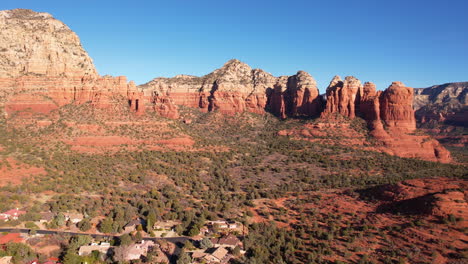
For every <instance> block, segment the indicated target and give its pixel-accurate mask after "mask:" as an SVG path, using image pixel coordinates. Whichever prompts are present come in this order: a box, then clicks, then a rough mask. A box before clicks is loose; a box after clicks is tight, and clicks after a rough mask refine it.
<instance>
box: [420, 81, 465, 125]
mask: <svg viewBox="0 0 468 264" xmlns="http://www.w3.org/2000/svg"><path fill="white" fill-rule="evenodd" d="M414 109H415V110H416V119H417V120H418V122H419V123H421V124H428V123H435V124H448V125H457V126H464V127H467V126H468V82H458V83H446V84H442V85H434V86H431V87H428V88H417V89H415V93H414Z"/></svg>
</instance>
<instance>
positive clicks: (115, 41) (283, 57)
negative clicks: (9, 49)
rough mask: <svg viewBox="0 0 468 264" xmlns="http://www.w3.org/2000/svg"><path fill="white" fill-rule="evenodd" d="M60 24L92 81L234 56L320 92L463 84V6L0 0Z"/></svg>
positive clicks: (170, 72)
mask: <svg viewBox="0 0 468 264" xmlns="http://www.w3.org/2000/svg"><path fill="white" fill-rule="evenodd" d="M13 8H28V9H33V10H35V11H41V12H48V13H51V14H52V15H53V16H54V17H56V18H57V19H60V20H62V21H63V22H64V23H66V24H67V25H68V26H69V27H70V28H71V29H72V30H74V31H75V32H76V33H77V34H78V35H79V36H80V39H81V42H82V44H83V46H84V47H85V49H86V50H87V51H88V53H89V54H90V56H91V57H92V58H93V60H94V63H95V65H96V67H97V69H98V71H99V73H100V74H101V75H105V74H110V75H115V76H117V75H125V76H127V77H128V78H129V79H131V80H135V81H136V83H137V84H141V83H145V82H147V81H149V80H151V79H153V78H155V77H158V76H174V75H176V74H182V73H183V74H193V75H204V74H207V73H209V72H211V71H213V70H214V69H216V68H219V67H220V66H222V65H223V64H224V63H225V62H226V61H227V60H229V59H232V58H237V59H239V60H241V61H243V62H245V63H247V64H249V65H250V66H252V67H253V68H261V69H264V70H266V71H268V72H270V73H272V74H273V75H276V76H279V75H291V74H294V73H296V72H297V71H298V70H305V71H307V72H309V73H310V74H311V75H312V76H314V78H315V79H316V80H317V82H318V84H319V88H320V90H321V92H324V91H325V88H326V86H327V85H328V83H329V81H330V80H331V78H332V77H333V76H334V75H336V74H338V75H340V76H342V77H343V76H346V75H354V76H356V77H358V78H359V79H361V80H362V81H373V82H374V83H376V84H377V87H378V88H379V89H384V88H386V87H387V86H388V85H389V84H390V83H391V82H392V81H397V80H398V81H402V82H404V83H405V84H407V85H408V86H412V87H427V86H430V85H433V84H440V83H445V82H455V81H468V15H467V11H468V1H466V0H446V1H432V0H425V1H420V0H406V1H401V0H392V1H379V0H362V1H357V0H356V1H353V0H342V1H340V0H328V1H313V0H309V1H306V0H304V1H294V0H290V1H275V0H270V1H263V0H250V1H244V0H237V1H223V0H218V1H204V0H198V1H195V0H172V1H167V0H166V1H158V0H153V1H141V0H133V1H116V0H114V1H107V0H99V1H97V0H93V1H89V0H81V1H64V0H50V1H48V0H41V1H37V0H2V1H1V2H0V9H13Z"/></svg>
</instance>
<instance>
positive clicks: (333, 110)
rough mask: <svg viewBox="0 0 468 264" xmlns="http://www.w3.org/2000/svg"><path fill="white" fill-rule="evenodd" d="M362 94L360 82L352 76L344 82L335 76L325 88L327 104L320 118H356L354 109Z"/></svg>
mask: <svg viewBox="0 0 468 264" xmlns="http://www.w3.org/2000/svg"><path fill="white" fill-rule="evenodd" d="M361 93H362V85H361V82H360V81H359V80H358V79H356V78H355V77H353V76H348V77H346V78H345V80H344V81H342V80H341V78H340V76H335V77H334V78H333V79H332V81H331V82H330V85H328V88H327V104H326V108H325V111H324V112H323V114H322V116H324V117H326V116H329V115H332V114H340V115H342V116H346V117H349V118H354V117H356V107H358V104H359V102H360V95H361Z"/></svg>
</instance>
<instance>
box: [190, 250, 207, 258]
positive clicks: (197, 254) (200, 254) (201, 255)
mask: <svg viewBox="0 0 468 264" xmlns="http://www.w3.org/2000/svg"><path fill="white" fill-rule="evenodd" d="M206 255H208V253H205V252H203V251H194V252H192V259H193V260H198V259H202V258H205V256H206Z"/></svg>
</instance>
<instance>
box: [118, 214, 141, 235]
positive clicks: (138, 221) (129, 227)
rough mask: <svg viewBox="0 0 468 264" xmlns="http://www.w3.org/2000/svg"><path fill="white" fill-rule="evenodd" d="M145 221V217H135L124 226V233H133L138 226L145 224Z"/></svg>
mask: <svg viewBox="0 0 468 264" xmlns="http://www.w3.org/2000/svg"><path fill="white" fill-rule="evenodd" d="M144 224H145V222H144V220H143V219H141V218H138V219H134V220H132V221H130V222H129V223H128V224H126V225H125V226H124V228H123V229H124V230H123V233H124V234H126V233H131V232H133V231H135V230H136V229H137V226H139V225H141V226H144Z"/></svg>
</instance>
